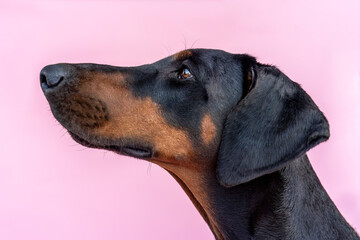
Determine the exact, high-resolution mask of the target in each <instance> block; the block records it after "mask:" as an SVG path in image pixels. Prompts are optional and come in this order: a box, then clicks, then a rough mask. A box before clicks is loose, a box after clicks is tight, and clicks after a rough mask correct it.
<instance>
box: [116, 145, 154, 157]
mask: <svg viewBox="0 0 360 240" xmlns="http://www.w3.org/2000/svg"><path fill="white" fill-rule="evenodd" d="M122 152H123V153H125V154H127V155H129V156H131V157H136V158H150V157H152V151H151V150H150V149H149V148H143V147H123V148H122Z"/></svg>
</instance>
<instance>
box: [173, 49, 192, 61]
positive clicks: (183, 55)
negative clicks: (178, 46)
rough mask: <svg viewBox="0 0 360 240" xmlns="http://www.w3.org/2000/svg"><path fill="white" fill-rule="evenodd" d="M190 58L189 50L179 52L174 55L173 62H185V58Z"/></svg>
mask: <svg viewBox="0 0 360 240" xmlns="http://www.w3.org/2000/svg"><path fill="white" fill-rule="evenodd" d="M190 56H192V52H191V51H190V50H184V51H181V52H178V53H176V54H175V55H174V60H176V61H181V60H185V59H186V58H188V57H190Z"/></svg>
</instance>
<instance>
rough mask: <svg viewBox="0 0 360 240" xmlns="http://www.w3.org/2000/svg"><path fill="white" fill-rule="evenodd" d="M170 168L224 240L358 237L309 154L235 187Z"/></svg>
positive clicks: (209, 174) (209, 175)
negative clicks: (320, 180) (335, 203)
mask: <svg viewBox="0 0 360 240" xmlns="http://www.w3.org/2000/svg"><path fill="white" fill-rule="evenodd" d="M167 170H168V171H169V172H170V174H171V175H172V176H173V177H174V178H175V179H176V180H177V181H178V183H179V184H180V185H181V187H182V188H183V189H184V191H185V192H186V193H187V195H188V196H189V197H190V199H191V201H192V202H193V204H194V205H195V206H196V208H197V209H198V211H199V212H200V214H201V215H202V217H203V218H204V220H205V221H206V222H207V224H208V225H209V227H210V229H211V230H212V232H213V234H214V235H215V237H216V239H218V240H227V239H232V240H233V239H265V238H266V239H313V238H314V237H315V238H317V239H318V238H320V239H332V238H338V239H349V236H353V238H354V239H358V238H357V235H356V233H355V231H354V230H353V229H352V228H351V227H350V226H349V225H348V224H347V223H346V221H345V220H344V218H343V217H342V216H341V214H340V213H339V211H338V210H337V208H336V207H335V205H334V204H333V202H332V201H331V199H330V198H329V196H328V195H327V193H326V192H325V190H324V188H323V187H322V185H321V183H320V182H319V180H318V178H317V177H316V175H315V173H314V171H313V169H312V167H311V165H310V162H309V160H308V158H307V156H306V155H304V156H302V157H301V158H299V159H297V160H295V161H293V162H292V163H291V164H289V165H288V166H287V167H285V168H284V169H282V170H280V171H277V172H274V173H272V174H268V175H265V176H262V177H260V178H257V179H255V180H252V181H250V182H248V183H244V184H240V185H238V186H235V187H231V188H225V187H223V186H221V185H220V184H219V182H218V181H217V179H216V176H215V171H207V172H203V173H196V172H192V173H191V171H187V173H186V174H183V172H181V171H171V170H169V169H167ZM189 172H190V173H189Z"/></svg>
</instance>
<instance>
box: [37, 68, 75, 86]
mask: <svg viewBox="0 0 360 240" xmlns="http://www.w3.org/2000/svg"><path fill="white" fill-rule="evenodd" d="M72 71H73V67H72V66H71V65H70V64H64V63H60V64H55V65H48V66H46V67H44V68H43V69H42V70H41V72H40V84H41V88H42V89H43V90H46V89H48V88H54V87H56V86H57V85H59V84H60V83H61V82H63V81H66V80H68V79H69V77H70V76H71V75H72Z"/></svg>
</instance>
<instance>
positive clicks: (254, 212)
mask: <svg viewBox="0 0 360 240" xmlns="http://www.w3.org/2000/svg"><path fill="white" fill-rule="evenodd" d="M40 83H41V87H42V90H43V92H44V94H45V96H46V98H47V100H48V101H49V103H50V107H51V111H52V113H53V114H54V116H55V118H56V119H57V120H58V121H59V122H60V123H61V124H62V125H63V126H64V127H65V128H66V129H67V130H68V132H69V133H70V135H71V137H72V138H73V139H74V140H75V141H76V142H78V143H80V144H82V145H84V146H87V147H91V148H101V149H107V150H111V151H114V152H116V153H119V154H122V155H128V156H132V157H135V158H139V159H144V160H147V161H150V162H152V163H156V164H158V165H159V166H161V167H162V168H164V169H165V170H167V171H168V172H169V173H170V174H171V175H172V176H173V177H174V178H175V179H176V181H177V182H178V183H179V184H180V185H181V187H182V188H183V189H184V191H185V192H186V193H187V195H188V196H189V198H190V199H191V201H192V202H193V204H194V205H195V206H196V208H197V209H198V211H199V212H200V214H201V215H202V217H203V218H204V220H205V221H206V222H207V224H208V225H209V227H210V229H211V231H212V232H213V234H214V236H215V238H216V239H301V240H303V239H359V237H358V235H357V233H356V232H355V230H354V229H353V228H352V227H351V226H350V225H349V224H348V223H347V222H346V221H345V219H344V218H343V217H342V215H341V214H340V213H339V211H338V209H337V208H336V206H335V205H334V203H333V202H332V201H331V199H330V197H329V196H328V195H327V193H326V191H325V190H324V188H323V187H322V185H321V183H320V181H319V179H318V178H317V176H316V174H315V172H314V171H313V169H312V167H311V165H310V162H309V160H308V158H307V156H306V151H308V150H309V149H310V148H312V147H314V146H316V145H317V144H319V143H320V142H323V141H325V140H327V139H328V138H329V125H328V122H327V120H326V118H325V117H324V115H323V113H322V112H321V111H320V110H319V109H318V107H317V106H316V105H315V103H314V102H313V101H312V99H311V98H310V97H309V95H308V94H307V93H306V92H305V91H304V90H303V89H302V88H301V87H300V86H299V85H298V84H297V83H295V82H293V81H291V80H290V79H289V78H288V77H287V76H286V75H285V74H283V73H282V72H281V71H280V70H278V69H277V68H276V67H274V66H271V65H264V64H260V63H258V62H257V61H256V59H255V58H254V57H252V56H249V55H246V54H231V53H227V52H224V51H221V50H210V49H188V50H184V51H181V52H179V53H177V54H175V55H173V56H169V57H167V58H164V59H162V60H160V61H157V62H155V63H153V64H148V65H142V66H138V67H114V66H108V65H98V64H56V65H49V66H46V67H44V68H43V69H42V70H41V73H40Z"/></svg>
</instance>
